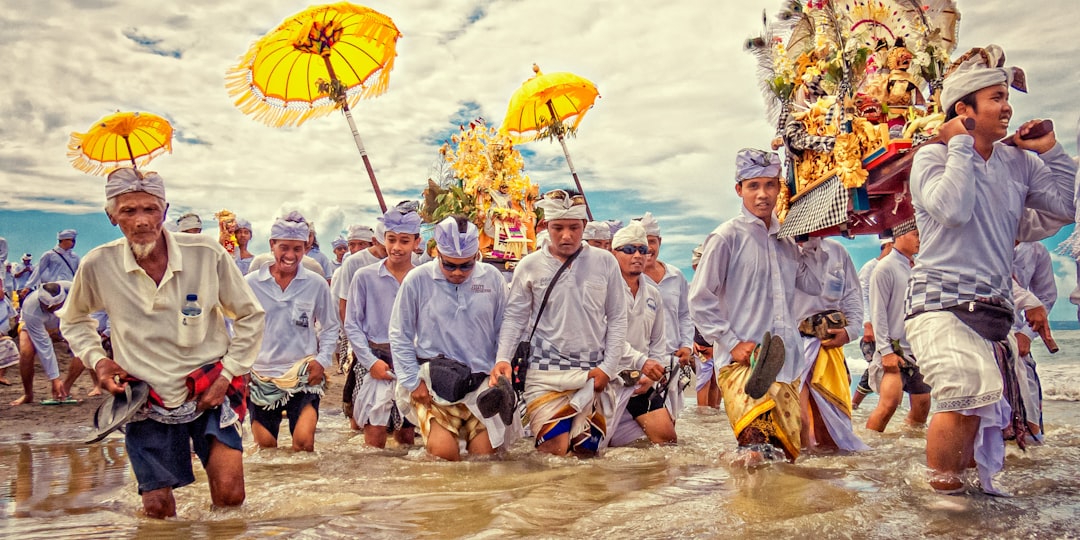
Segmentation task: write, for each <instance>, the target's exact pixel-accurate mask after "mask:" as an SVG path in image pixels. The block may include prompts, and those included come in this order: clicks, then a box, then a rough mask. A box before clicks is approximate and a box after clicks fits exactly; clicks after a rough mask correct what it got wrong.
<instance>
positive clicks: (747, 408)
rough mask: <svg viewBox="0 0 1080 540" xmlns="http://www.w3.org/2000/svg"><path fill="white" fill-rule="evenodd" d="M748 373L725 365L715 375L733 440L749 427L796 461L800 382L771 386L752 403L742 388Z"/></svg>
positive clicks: (747, 369)
mask: <svg viewBox="0 0 1080 540" xmlns="http://www.w3.org/2000/svg"><path fill="white" fill-rule="evenodd" d="M751 372H752V371H751V369H750V367H749V366H744V365H742V364H728V365H726V366H724V367H722V368H720V369H719V370H717V372H716V379H717V380H716V382H717V383H718V384H719V385H720V392H721V394H722V395H723V401H724V411H725V412H726V413H727V417H728V421H729V422H731V428H732V429H733V430H734V431H735V436H736V438H738V437H739V435H740V434H742V432H743V430H745V429H747V428H748V427H754V428H756V429H759V430H761V431H762V432H764V433H766V434H767V435H769V436H770V439H772V440H774V441H776V442H779V443H780V444H781V445H782V446H783V450H784V451H785V452H786V453H787V455H788V456H789V457H790V458H791V460H792V461H794V460H795V458H797V457H799V448H800V446H801V444H800V443H801V438H800V435H799V430H800V429H801V427H802V420H801V419H800V414H801V413H800V410H799V391H798V384H799V381H798V380H797V379H796V381H795V382H794V383H782V382H779V381H777V382H774V383H773V384H772V386H771V387H770V388H769V392H768V393H767V394H765V395H764V396H762V397H761V399H752V398H751V397H750V396H748V395H746V391H745V390H744V388H745V387H746V381H747V379H749V378H750V374H751Z"/></svg>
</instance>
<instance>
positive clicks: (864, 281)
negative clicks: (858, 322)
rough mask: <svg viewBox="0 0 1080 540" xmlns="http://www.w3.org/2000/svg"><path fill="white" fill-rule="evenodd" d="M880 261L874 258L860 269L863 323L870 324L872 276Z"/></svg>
mask: <svg viewBox="0 0 1080 540" xmlns="http://www.w3.org/2000/svg"><path fill="white" fill-rule="evenodd" d="M878 261H880V259H877V258H874V259H870V260H869V261H866V264H864V265H862V268H860V269H859V288H861V289H862V305H863V322H864V323H868V322H870V274H873V273H874V268H877V265H878Z"/></svg>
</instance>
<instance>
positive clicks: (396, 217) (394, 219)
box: [379, 201, 422, 238]
mask: <svg viewBox="0 0 1080 540" xmlns="http://www.w3.org/2000/svg"><path fill="white" fill-rule="evenodd" d="M407 202H408V201H407ZM421 221H422V219H421V218H420V214H418V213H416V211H415V210H413V209H412V208H411V206H408V205H406V204H405V203H402V204H399V205H398V206H395V207H393V208H391V209H389V210H387V211H386V213H385V214H383V215H382V217H380V218H379V223H380V224H382V226H383V227H384V228H385V232H384V233H383V236H384V238H385V235H386V233H387V232H396V233H405V234H419V233H420V222H421Z"/></svg>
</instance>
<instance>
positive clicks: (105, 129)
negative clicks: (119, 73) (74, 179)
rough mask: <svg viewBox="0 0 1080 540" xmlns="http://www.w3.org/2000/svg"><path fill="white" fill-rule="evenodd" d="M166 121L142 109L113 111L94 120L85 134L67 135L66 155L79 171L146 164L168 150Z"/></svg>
mask: <svg viewBox="0 0 1080 540" xmlns="http://www.w3.org/2000/svg"><path fill="white" fill-rule="evenodd" d="M172 134H173V128H172V126H171V125H170V124H169V121H168V120H166V119H164V118H162V117H160V116H158V115H156V114H150V113H145V112H117V113H116V114H111V115H109V116H106V117H105V118H102V119H101V120H98V121H97V122H96V123H94V125H93V126H91V127H90V130H89V131H87V132H86V133H75V132H73V133H72V134H71V139H70V140H69V141H68V158H69V159H71V164H72V165H74V166H75V168H76V169H79V170H80V171H84V172H88V173H90V174H107V173H108V172H109V171H112V170H113V169H115V168H117V167H120V166H122V165H127V163H128V162H130V163H131V165H132V166H133V167H136V168H138V167H139V166H146V164H147V163H150V160H152V159H154V158H155V157H157V156H159V155H161V154H162V153H165V152H169V153H172Z"/></svg>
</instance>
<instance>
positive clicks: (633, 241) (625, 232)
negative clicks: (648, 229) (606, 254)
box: [611, 221, 649, 249]
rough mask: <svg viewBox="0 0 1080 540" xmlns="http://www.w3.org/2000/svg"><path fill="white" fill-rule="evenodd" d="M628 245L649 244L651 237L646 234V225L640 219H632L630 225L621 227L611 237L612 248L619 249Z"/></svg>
mask: <svg viewBox="0 0 1080 540" xmlns="http://www.w3.org/2000/svg"><path fill="white" fill-rule="evenodd" d="M626 245H633V246H647V245H649V238H648V236H646V234H645V227H642V226H641V222H640V221H631V222H630V224H629V225H627V226H625V227H623V228H621V229H619V232H617V233H615V236H614V237H612V239H611V249H619V248H621V247H623V246H626Z"/></svg>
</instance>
